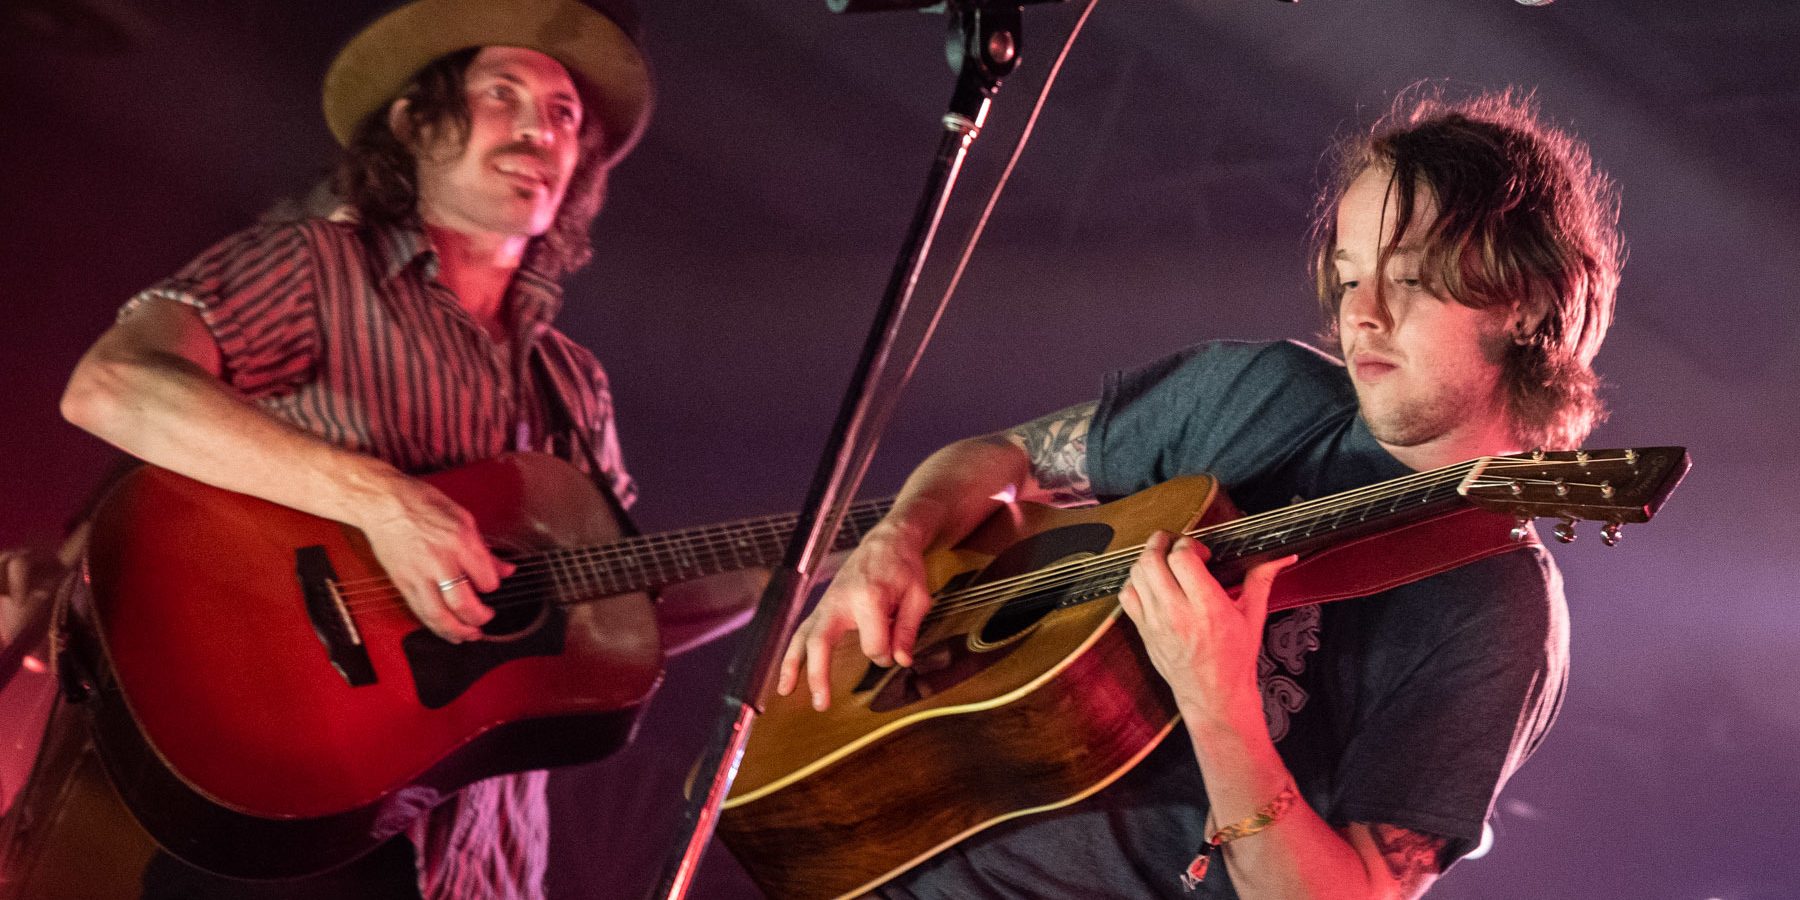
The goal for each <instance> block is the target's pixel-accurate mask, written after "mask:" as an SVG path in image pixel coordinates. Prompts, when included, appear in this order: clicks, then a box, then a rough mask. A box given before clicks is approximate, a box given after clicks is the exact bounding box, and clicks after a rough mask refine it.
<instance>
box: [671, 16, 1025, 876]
mask: <svg viewBox="0 0 1800 900" xmlns="http://www.w3.org/2000/svg"><path fill="white" fill-rule="evenodd" d="M1021 2H1023V0H1008V2H994V3H989V2H982V0H951V2H950V3H949V10H948V11H949V12H950V14H951V16H952V36H951V44H950V55H951V62H952V65H953V66H958V65H959V71H958V74H957V79H956V89H955V91H954V92H953V93H952V95H951V98H950V108H949V111H948V112H946V113H945V114H944V117H943V120H942V121H943V135H942V139H941V140H940V142H939V144H938V151H937V157H936V158H935V159H934V160H933V162H932V165H931V170H930V172H929V174H928V175H927V177H926V182H925V191H924V195H923V196H922V197H921V198H920V200H919V205H918V208H917V209H916V210H915V211H914V213H913V219H912V223H911V225H910V226H909V227H908V229H907V232H906V238H905V240H904V242H903V243H902V244H901V249H900V255H899V259H898V260H897V261H896V263H895V265H894V270H893V273H892V275H891V276H890V277H889V279H888V284H887V289H886V292H885V294H884V296H883V297H882V301H881V306H880V307H879V308H878V310H877V312H876V315H875V321H874V323H873V324H872V325H871V327H870V331H869V336H868V339H867V340H866V342H865V343H864V344H863V351H862V356H861V358H860V359H858V360H857V364H856V370H855V373H854V374H853V376H852V378H851V382H850V386H849V388H848V390H847V391H846V393H845V395H844V401H843V404H842V405H841V406H840V407H839V409H838V417H837V421H836V423H835V424H834V425H833V426H832V430H831V436H830V437H829V438H828V439H827V441H826V446H825V451H824V454H823V455H822V456H821V458H820V460H819V465H818V468H817V469H815V470H814V473H813V481H812V486H811V488H810V489H809V492H808V494H807V499H806V504H805V505H804V506H803V507H802V512H801V514H800V519H799V522H798V524H797V526H796V527H795V529H794V533H793V535H792V536H791V537H790V538H789V540H788V545H787V551H786V553H785V554H784V557H783V559H782V562H781V565H780V566H779V567H777V568H776V569H775V570H774V572H773V574H772V576H771V577H770V579H769V584H768V587H767V588H765V589H764V590H763V594H762V599H761V600H760V601H759V602H758V606H757V610H756V615H755V617H754V618H753V619H752V620H751V621H750V624H749V626H748V627H747V628H746V629H745V630H746V634H745V637H744V643H743V645H742V647H741V648H740V649H739V651H738V654H737V656H736V658H735V659H734V660H733V662H732V665H731V668H730V670H729V672H728V673H727V676H726V689H725V709H724V713H723V715H722V716H721V717H720V719H719V721H718V723H717V725H716V726H715V730H714V732H713V734H712V736H711V738H710V739H709V741H708V745H707V747H706V750H705V752H704V754H703V755H702V756H701V759H700V764H699V767H698V769H697V770H696V771H697V772H698V773H699V776H702V777H704V778H705V780H704V781H700V780H699V778H698V777H697V778H696V781H695V784H694V789H693V790H692V791H691V792H690V794H689V797H688V799H687V803H686V804H685V805H684V807H683V809H682V816H681V832H682V833H683V834H685V835H686V839H685V842H684V843H683V849H682V852H681V853H680V855H678V856H674V857H673V858H671V859H670V860H669V861H668V863H667V865H666V866H665V868H664V869H663V874H662V877H661V879H660V880H659V883H658V886H657V889H656V893H655V894H654V895H653V896H654V897H660V898H666V900H679V898H682V897H684V896H686V894H687V891H688V889H689V888H690V887H692V886H693V881H694V875H695V873H696V872H697V871H698V870H699V867H700V859H701V857H702V855H703V854H704V853H705V852H706V845H707V843H708V842H709V841H710V840H711V839H712V835H713V831H714V829H715V828H716V827H717V825H718V818H719V810H720V808H721V807H722V806H723V805H724V802H725V798H726V796H727V795H728V794H729V793H730V791H731V784H732V781H733V780H734V779H735V778H736V777H737V767H738V761H739V760H740V759H742V758H743V754H744V745H745V743H746V742H747V741H748V740H749V738H750V729H751V726H752V725H753V724H754V723H755V720H756V716H757V715H758V714H760V713H761V708H760V703H761V698H762V696H763V695H764V693H765V692H767V690H768V689H769V687H770V686H771V684H772V683H773V679H774V675H775V673H776V671H777V668H778V667H779V665H780V662H781V658H782V656H783V654H784V652H785V651H786V647H787V642H788V639H789V637H790V636H791V635H792V634H793V632H794V627H795V625H796V624H798V622H799V619H800V610H801V607H802V606H803V605H804V604H805V601H806V596H807V592H808V591H809V590H810V589H811V587H812V585H813V579H814V576H815V573H816V572H817V571H818V568H819V565H820V563H821V562H823V560H824V558H825V556H826V555H827V554H828V553H829V552H830V548H831V546H832V542H833V541H834V540H836V538H837V531H838V526H839V525H840V524H842V522H843V518H844V514H845V511H846V509H847V508H848V506H849V504H850V501H851V499H852V498H853V497H854V496H855V494H856V488H857V486H858V485H859V484H860V483H861V482H862V477H863V474H864V473H865V472H866V471H867V470H868V465H869V460H870V459H871V458H872V457H873V455H874V451H875V445H876V443H877V442H878V440H879V438H880V435H881V432H882V430H883V429H884V428H885V427H886V425H887V421H888V419H889V417H890V415H891V413H892V411H893V409H894V406H895V403H894V400H895V399H896V398H897V397H898V396H899V393H900V391H901V390H902V389H903V388H904V387H905V386H906V382H907V381H908V380H909V378H910V376H911V374H912V371H911V369H912V363H913V362H914V361H916V360H917V359H918V355H919V353H920V352H922V351H923V350H924V346H925V342H926V341H928V340H929V339H930V330H929V329H927V330H925V331H924V333H922V334H921V335H920V336H919V338H918V340H917V342H916V344H915V346H914V347H912V348H911V350H912V352H910V353H904V354H902V353H898V352H897V347H896V345H897V344H898V342H899V337H900V335H901V333H902V331H903V330H904V326H905V324H906V322H907V321H908V317H907V309H908V307H909V305H910V303H911V300H912V295H913V290H914V288H915V287H916V286H917V285H918V280H919V274H920V272H921V271H922V270H923V268H924V265H925V259H926V256H927V255H928V254H929V253H930V250H931V241H932V238H933V236H934V235H935V234H936V232H937V228H938V224H939V222H940V221H941V220H942V218H943V214H944V208H945V206H946V205H948V203H949V201H950V194H951V191H952V190H953V189H954V187H955V184H956V178H957V175H958V173H959V171H960V170H961V168H962V162H963V158H964V157H965V156H966V155H967V154H968V150H969V146H970V145H971V144H973V143H974V142H975V138H976V137H977V136H978V135H979V134H980V131H981V126H982V124H983V122H984V121H985V120H986V119H987V113H988V107H989V105H990V103H991V101H992V100H993V97H994V95H995V94H996V93H997V92H998V91H999V89H1000V82H1001V81H1002V80H1004V79H1005V78H1006V76H1007V75H1009V74H1011V72H1012V70H1013V68H1014V67H1015V66H1016V65H1017V64H1018V56H1019V45H1020V27H1021V21H1020V20H1021V17H1022V7H1021V5H1020V3H1021ZM949 299H950V297H949V294H948V293H947V292H946V293H945V295H944V296H943V297H942V298H941V299H940V300H939V303H938V306H937V309H936V313H937V314H941V313H942V312H943V308H944V306H945V305H946V304H947V303H948V302H949ZM936 317H937V316H936V315H933V317H932V319H931V321H935V320H936ZM899 349H905V348H899ZM895 360H902V362H901V363H900V364H899V366H898V367H896V365H895ZM896 370H897V375H896V374H894V373H895V372H896Z"/></svg>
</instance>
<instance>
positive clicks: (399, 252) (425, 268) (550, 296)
mask: <svg viewBox="0 0 1800 900" xmlns="http://www.w3.org/2000/svg"><path fill="white" fill-rule="evenodd" d="M374 244H375V253H376V257H377V262H378V263H379V264H380V269H379V271H380V272H381V274H382V277H383V278H384V279H386V280H388V281H392V280H393V279H394V278H396V277H398V276H399V275H400V273H401V272H403V271H405V270H406V269H407V268H408V267H410V266H411V265H413V264H414V263H415V262H416V263H418V264H419V265H420V266H421V267H422V268H421V270H420V274H421V275H423V276H424V277H426V278H427V279H430V278H436V277H437V274H438V259H437V251H436V250H433V249H432V248H431V240H430V239H429V238H427V237H426V236H425V230H424V229H423V228H421V227H419V225H418V224H417V223H411V224H403V225H389V226H386V227H383V228H378V229H376V230H375V241H374ZM532 256H533V254H532V253H531V252H530V251H527V252H526V254H525V262H524V264H523V265H521V266H519V271H518V272H517V273H516V274H514V275H513V280H512V286H511V288H510V289H509V300H510V302H511V303H512V304H513V316H514V317H515V319H516V321H517V322H518V323H519V324H520V325H521V326H523V327H521V328H520V333H521V334H535V332H536V328H537V326H538V325H540V324H548V323H549V322H550V321H551V320H552V319H554V318H556V314H557V312H559V311H560V310H561V309H562V296H563V295H562V285H560V284H557V283H556V281H555V280H554V279H552V278H550V277H549V276H548V275H545V274H544V273H543V272H542V271H540V270H539V269H537V268H535V267H533V266H532V264H531V258H532Z"/></svg>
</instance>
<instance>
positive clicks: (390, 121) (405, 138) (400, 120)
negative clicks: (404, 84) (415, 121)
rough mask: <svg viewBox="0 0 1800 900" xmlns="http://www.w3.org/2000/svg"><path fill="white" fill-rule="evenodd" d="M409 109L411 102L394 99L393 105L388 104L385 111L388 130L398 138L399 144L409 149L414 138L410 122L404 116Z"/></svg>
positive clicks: (399, 98) (404, 99)
mask: <svg viewBox="0 0 1800 900" xmlns="http://www.w3.org/2000/svg"><path fill="white" fill-rule="evenodd" d="M411 108H412V101H411V100H408V99H406V98H405V97H398V98H395V100H394V102H393V103H390V104H388V110H387V125H388V130H389V131H391V132H393V133H394V137H395V138H398V139H399V141H400V143H401V144H404V145H405V146H406V147H407V148H409V149H411V148H412V146H413V139H414V137H415V135H414V134H413V129H412V120H411V119H409V118H408V117H407V115H406V111H407V110H408V109H411Z"/></svg>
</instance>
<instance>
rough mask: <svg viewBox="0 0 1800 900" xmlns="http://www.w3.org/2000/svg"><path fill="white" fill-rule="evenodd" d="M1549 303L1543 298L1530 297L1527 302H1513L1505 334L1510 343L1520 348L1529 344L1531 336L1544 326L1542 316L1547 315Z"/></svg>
mask: <svg viewBox="0 0 1800 900" xmlns="http://www.w3.org/2000/svg"><path fill="white" fill-rule="evenodd" d="M1549 309H1550V303H1549V301H1548V300H1547V299H1546V298H1543V297H1532V298H1531V299H1528V300H1514V301H1513V304H1512V312H1511V313H1510V314H1509V315H1508V316H1507V323H1506V333H1507V334H1508V335H1509V336H1510V337H1511V338H1512V342H1513V343H1515V344H1519V345H1521V346H1523V345H1525V344H1529V343H1531V338H1532V335H1535V334H1537V333H1538V329H1539V328H1540V327H1542V326H1543V324H1544V316H1545V315H1547V314H1548V312H1549Z"/></svg>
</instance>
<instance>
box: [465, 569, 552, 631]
mask: <svg viewBox="0 0 1800 900" xmlns="http://www.w3.org/2000/svg"><path fill="white" fill-rule="evenodd" d="M539 569H542V567H535V568H526V567H522V568H521V570H520V571H519V572H515V573H514V574H513V575H512V576H511V577H508V578H504V579H502V580H501V581H500V587H499V588H497V589H496V590H494V591H493V592H492V593H488V594H482V595H481V602H483V603H486V604H487V605H489V606H491V607H493V609H494V617H493V618H492V619H489V620H488V623H487V624H486V625H483V626H481V633H482V634H485V635H487V636H488V639H489V640H507V639H511V638H517V637H519V636H521V635H524V634H528V633H530V632H531V631H533V630H534V629H536V628H537V627H538V626H539V625H541V624H542V623H543V621H544V614H545V613H546V612H547V611H548V610H549V608H550V603H549V600H550V597H551V596H553V588H554V587H555V585H554V584H553V583H552V582H551V580H550V575H549V574H548V571H547V570H545V571H539Z"/></svg>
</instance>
